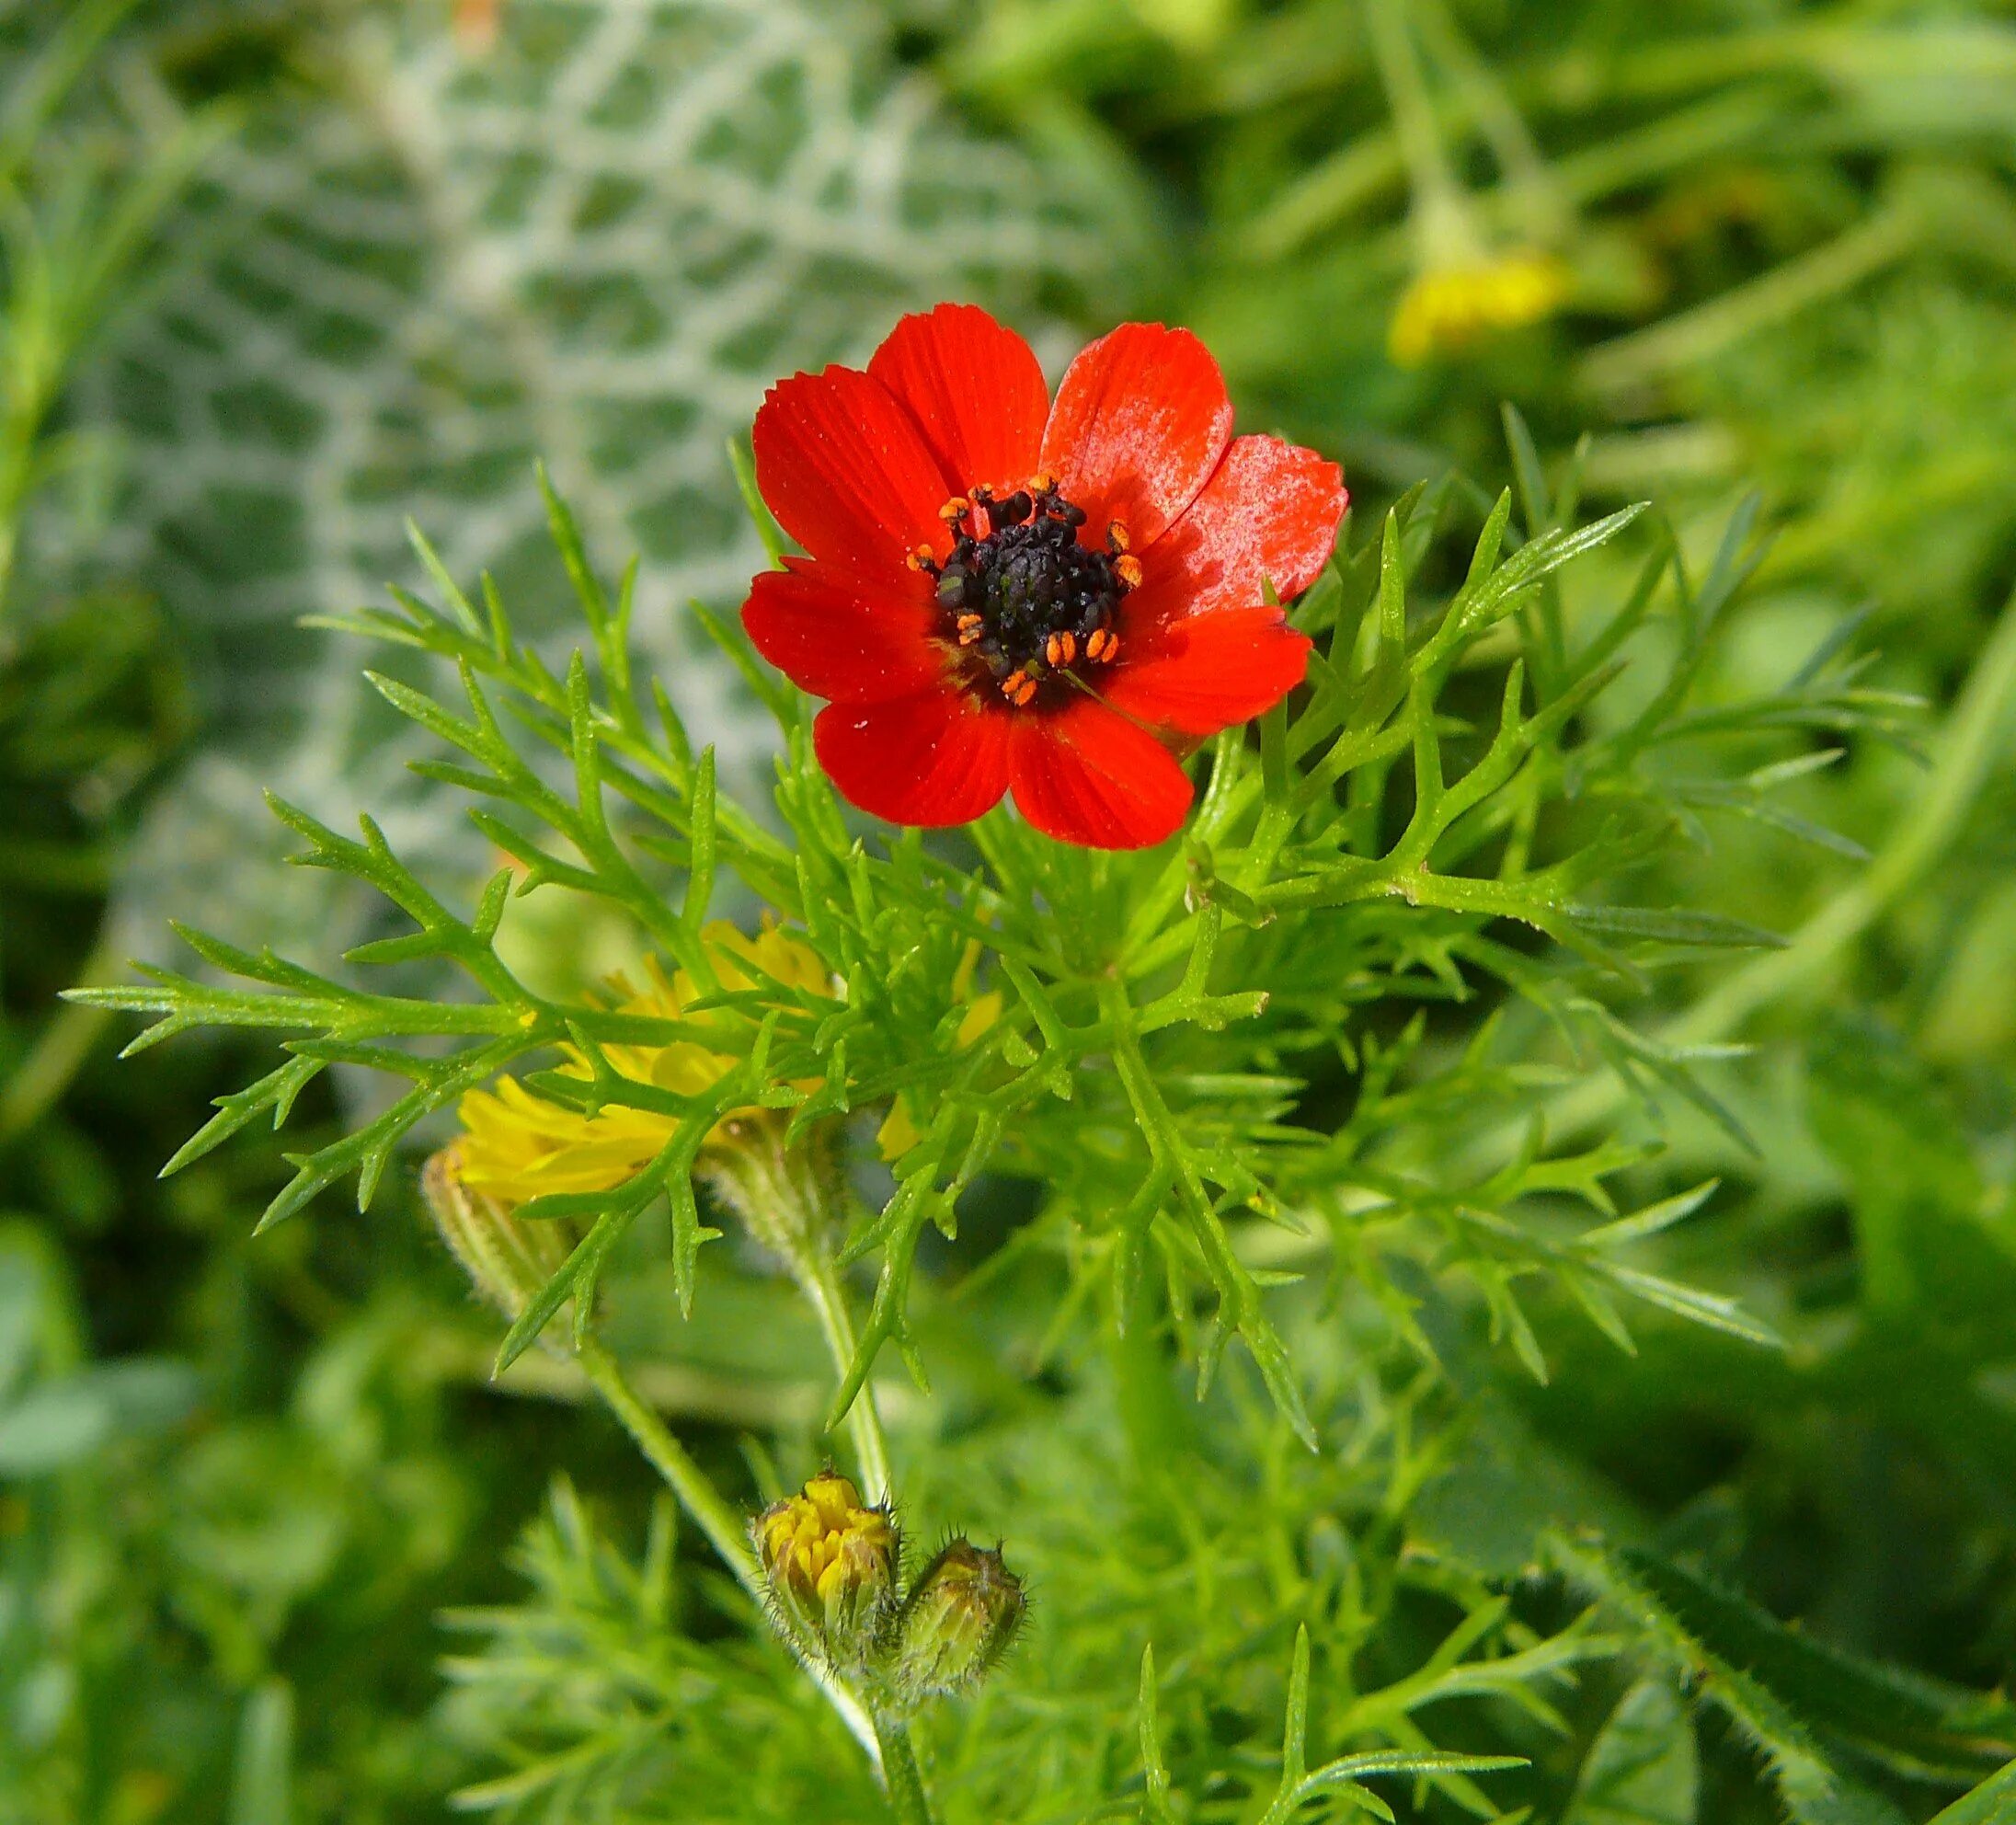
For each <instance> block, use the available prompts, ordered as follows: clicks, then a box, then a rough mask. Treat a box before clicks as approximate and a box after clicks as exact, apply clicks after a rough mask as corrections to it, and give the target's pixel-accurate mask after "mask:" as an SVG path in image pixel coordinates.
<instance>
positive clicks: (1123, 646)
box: [1102, 607, 1309, 737]
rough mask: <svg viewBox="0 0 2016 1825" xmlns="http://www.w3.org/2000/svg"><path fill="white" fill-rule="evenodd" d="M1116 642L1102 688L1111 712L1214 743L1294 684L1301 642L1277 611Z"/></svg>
mask: <svg viewBox="0 0 2016 1825" xmlns="http://www.w3.org/2000/svg"><path fill="white" fill-rule="evenodd" d="M1130 642H1131V637H1129V636H1126V635H1123V636H1122V637H1121V642H1120V658H1119V662H1118V663H1117V665H1116V666H1115V667H1114V668H1113V671H1112V673H1111V675H1110V677H1109V678H1107V679H1105V680H1104V681H1102V683H1103V685H1104V693H1105V700H1106V702H1107V703H1109V704H1111V705H1112V706H1113V707H1114V708H1115V709H1117V710H1119V711H1122V712H1124V713H1125V714H1126V715H1128V716H1130V717H1135V718H1137V719H1138V720H1139V721H1141V722H1145V723H1149V724H1151V725H1152V726H1154V727H1156V728H1158V729H1172V730H1174V732H1175V733H1177V734H1179V735H1186V736H1191V737H1197V736H1204V735H1215V734H1217V733H1218V731H1219V730H1220V729H1230V728H1231V726H1232V724H1234V723H1235V722H1244V721H1246V720H1247V719H1248V718H1249V717H1256V716H1258V715H1259V714H1260V712H1261V711H1262V710H1267V709H1272V708H1273V707H1274V706H1275V705H1276V704H1277V703H1279V702H1280V701H1281V699H1282V698H1283V697H1285V696H1287V695H1288V694H1289V692H1290V691H1292V690H1293V689H1294V688H1295V687H1296V686H1297V685H1298V684H1300V683H1301V682H1302V674H1303V673H1304V672H1305V671H1308V669H1309V638H1308V637H1307V636H1306V635H1303V634H1298V633H1297V632H1296V631H1295V630H1294V629H1293V628H1292V627H1290V626H1289V625H1288V624H1287V622H1285V621H1284V620H1283V619H1282V618H1281V611H1280V610H1279V609H1277V608H1265V607H1263V608H1227V609H1220V611H1219V612H1218V613H1217V614H1200V615H1197V616H1194V617H1192V618H1191V619H1188V620H1184V621H1174V622H1170V623H1168V624H1166V625H1164V626H1162V627H1159V628H1153V629H1151V630H1150V632H1149V633H1148V635H1147V636H1146V637H1143V638H1142V639H1141V640H1140V641H1139V642H1135V643H1130Z"/></svg>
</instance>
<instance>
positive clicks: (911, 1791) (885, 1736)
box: [875, 1716, 934, 1825]
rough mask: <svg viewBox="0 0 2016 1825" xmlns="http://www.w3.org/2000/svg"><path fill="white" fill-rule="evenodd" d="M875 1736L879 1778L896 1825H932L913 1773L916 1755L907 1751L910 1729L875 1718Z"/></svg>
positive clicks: (897, 1721) (920, 1782)
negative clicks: (878, 1746)
mask: <svg viewBox="0 0 2016 1825" xmlns="http://www.w3.org/2000/svg"><path fill="white" fill-rule="evenodd" d="M875 1734H876V1740H877V1741H878V1742H880V1744H881V1745H882V1775H883V1779H884V1780H885V1781H886V1782H887V1783H888V1793H889V1811H890V1812H891V1813H893V1814H894V1815H895V1818H896V1821H897V1825H934V1820H933V1819H932V1813H931V1801H930V1799H929V1798H928V1797H926V1796H925V1793H924V1782H923V1776H922V1775H921V1774H920V1773H918V1772H917V1752H916V1750H913V1749H912V1748H911V1742H910V1726H909V1725H907V1724H905V1723H903V1722H902V1721H901V1720H900V1719H899V1718H896V1717H884V1716H877V1717H876V1720H875Z"/></svg>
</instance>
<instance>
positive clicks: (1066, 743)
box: [1008, 697, 1190, 849]
mask: <svg viewBox="0 0 2016 1825" xmlns="http://www.w3.org/2000/svg"><path fill="white" fill-rule="evenodd" d="M1013 729H1014V733H1013V735H1012V737H1011V742H1010V747H1009V750H1008V778H1009V783H1010V785H1011V786H1013V787H1014V795H1015V809H1017V810H1019V811H1020V812H1021V813H1022V815H1023V816H1024V817H1025V818H1026V819H1027V820H1028V821H1030V822H1031V823H1032V824H1034V825H1035V826H1036V827H1037V829H1038V830H1039V831H1042V832H1044V833H1045V834H1046V835H1048V836H1054V837H1056V838H1058V839H1059V841H1060V842H1063V843H1077V844H1083V845H1084V846H1085V847H1086V848H1088V849H1145V848H1147V847H1148V846H1149V845H1150V844H1155V843H1160V842H1162V841H1163V838H1165V837H1168V836H1171V835H1174V832H1175V831H1176V829H1177V827H1178V826H1179V825H1180V824H1181V823H1182V822H1183V819H1184V814H1185V813H1186V811H1188V810H1189V809H1190V781H1189V779H1188V777H1187V776H1186V775H1185V773H1184V771H1183V769H1182V768H1181V767H1180V766H1178V765H1177V764H1176V763H1175V761H1174V759H1173V758H1171V756H1170V753H1169V752H1168V750H1167V749H1165V748H1164V747H1163V745H1162V743H1161V742H1159V741H1157V740H1155V739H1154V737H1153V736H1151V735H1149V734H1147V733H1146V732H1144V731H1143V730H1141V729H1137V728H1136V727H1135V726H1134V725H1133V724H1132V723H1131V722H1128V720H1127V719H1126V718H1125V717H1118V716H1116V715H1115V714H1114V713H1113V712H1112V711H1111V710H1109V709H1107V708H1106V707H1105V705H1104V704H1100V703H1097V702H1095V701H1094V699H1092V698H1090V697H1078V698H1074V699H1073V700H1072V701H1071V703H1069V704H1068V705H1066V706H1065V707H1064V708H1062V709H1060V710H1055V711H1039V712H1035V713H1024V714H1021V715H1018V716H1017V717H1015V718H1014V724H1013Z"/></svg>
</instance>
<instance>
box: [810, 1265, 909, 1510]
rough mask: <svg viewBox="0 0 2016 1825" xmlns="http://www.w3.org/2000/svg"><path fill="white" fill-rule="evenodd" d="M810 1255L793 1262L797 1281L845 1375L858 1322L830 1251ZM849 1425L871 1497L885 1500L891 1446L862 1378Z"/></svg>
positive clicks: (839, 1370)
mask: <svg viewBox="0 0 2016 1825" xmlns="http://www.w3.org/2000/svg"><path fill="white" fill-rule="evenodd" d="M806 1253H807V1256H808V1257H809V1258H808V1259H805V1260H801V1261H797V1262H795V1263H793V1266H794V1268H796V1273H797V1281H798V1285H799V1286H800V1287H802V1288H803V1289H804V1291H805V1296H806V1298H807V1299H808V1301H810V1302H811V1305H812V1309H813V1310H814V1311H815V1312H817V1313H818V1314H819V1329H820V1330H821V1331H822V1332H823V1333H824V1334H825V1337H826V1348H827V1350H828V1351H829V1352H830V1355H831V1356H832V1359H833V1370H834V1372H835V1373H836V1374H840V1375H845V1374H846V1372H847V1371H848V1369H849V1368H850V1367H851V1366H852V1365H853V1360H854V1348H855V1337H854V1322H853V1316H852V1315H851V1314H849V1312H848V1310H847V1290H846V1288H844V1287H843V1286H842V1284H841V1280H840V1272H839V1269H838V1268H835V1267H834V1266H833V1257H832V1256H831V1255H830V1253H829V1252H828V1251H827V1250H826V1249H825V1248H824V1247H823V1246H821V1245H819V1244H818V1243H814V1244H813V1245H811V1246H810V1247H809V1248H808V1250H807V1251H806ZM847 1430H848V1434H849V1436H850V1437H851V1438H852V1439H853V1442H854V1456H855V1457H856V1458H857V1459H858V1460H859V1462H860V1467H861V1480H862V1483H863V1485H864V1486H865V1488H866V1491H867V1496H868V1499H869V1500H870V1501H871V1502H887V1501H888V1499H889V1498H890V1495H891V1494H892V1490H891V1487H890V1480H889V1446H888V1439H887V1438H886V1437H885V1436H884V1435H883V1431H882V1416H881V1414H880V1413H879V1412H877V1411H876V1405H875V1390H874V1388H872V1387H871V1386H869V1385H868V1383H865V1382H864V1383H862V1385H861V1392H860V1393H859V1394H858V1395H855V1396H854V1403H853V1406H850V1407H849V1408H848V1409H847Z"/></svg>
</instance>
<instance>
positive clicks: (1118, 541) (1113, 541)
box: [1106, 520, 1134, 555]
mask: <svg viewBox="0 0 2016 1825" xmlns="http://www.w3.org/2000/svg"><path fill="white" fill-rule="evenodd" d="M1133 543H1134V541H1133V540H1132V539H1130V538H1128V535H1127V522H1126V521H1125V520H1116V521H1114V522H1112V523H1111V524H1110V525H1108V526H1107V528H1106V546H1107V548H1108V549H1109V550H1110V551H1112V552H1114V553H1115V554H1116V555H1117V554H1119V553H1120V552H1123V551H1125V550H1127V548H1128V546H1129V545H1132V544H1133Z"/></svg>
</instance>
